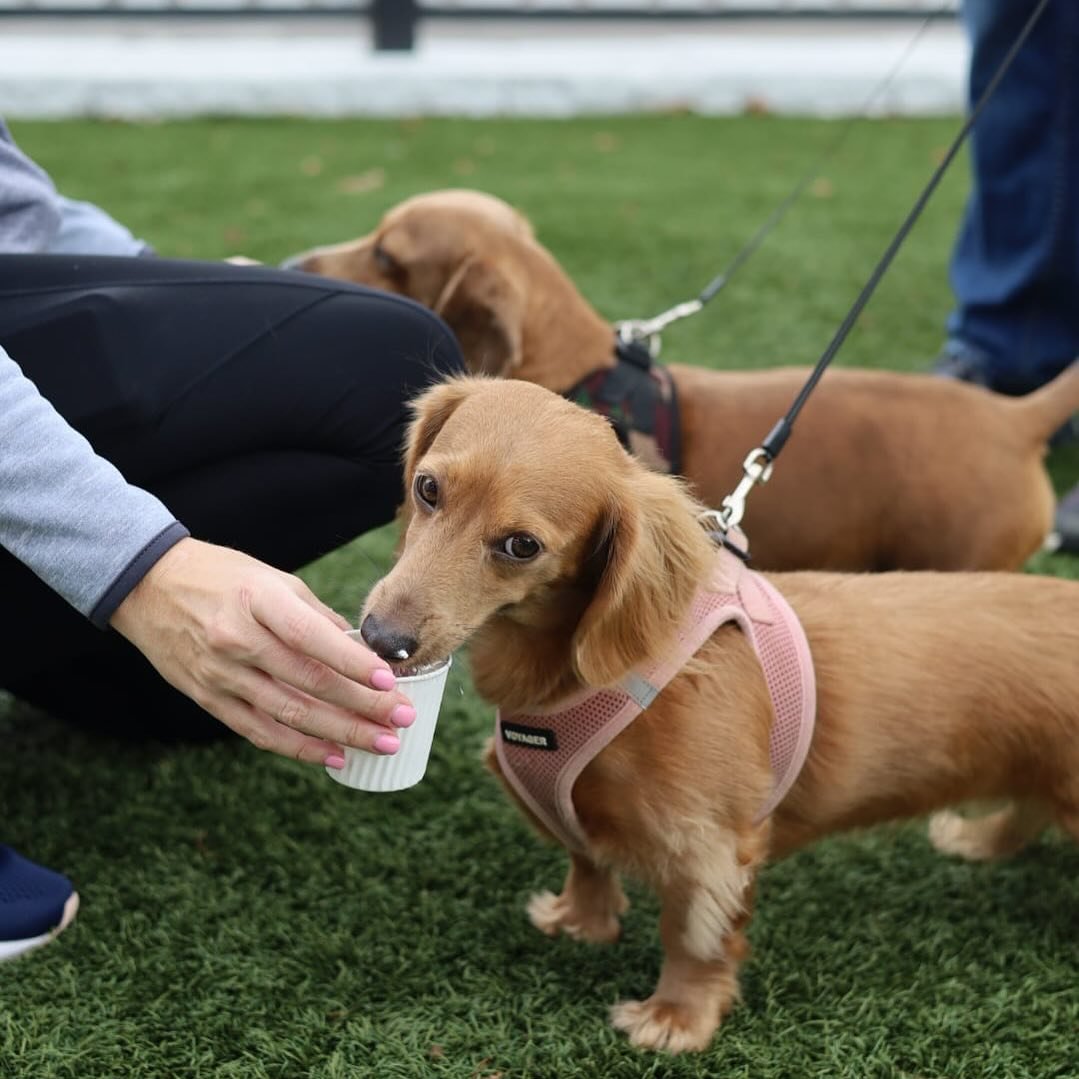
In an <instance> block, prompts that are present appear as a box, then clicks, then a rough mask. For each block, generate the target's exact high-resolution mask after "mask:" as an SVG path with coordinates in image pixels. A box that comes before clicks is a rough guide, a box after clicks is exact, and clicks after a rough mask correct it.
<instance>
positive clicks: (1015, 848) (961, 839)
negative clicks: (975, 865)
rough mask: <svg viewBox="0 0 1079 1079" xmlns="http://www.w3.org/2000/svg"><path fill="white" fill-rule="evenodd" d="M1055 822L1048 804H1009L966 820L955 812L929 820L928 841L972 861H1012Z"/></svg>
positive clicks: (947, 851) (945, 813) (936, 814)
mask: <svg viewBox="0 0 1079 1079" xmlns="http://www.w3.org/2000/svg"><path fill="white" fill-rule="evenodd" d="M1052 819H1053V811H1052V809H1051V807H1050V806H1049V805H1047V804H1046V803H1045V802H1042V801H1037V800H1024V801H1016V802H1010V803H1009V804H1008V805H1006V806H1005V807H1004V808H1003V809H998V810H997V811H996V812H994V813H989V814H988V815H987V816H984V817H964V816H962V815H961V814H960V813H958V812H956V811H955V810H954V809H946V810H943V811H942V812H940V813H934V814H933V816H932V817H930V818H929V840H930V842H931V843H932V844H933V846H934V847H936V848H937V850H939V851H942V852H943V853H944V854H954V855H957V856H958V857H960V858H966V859H968V860H969V861H972V862H987V861H991V860H993V859H995V858H1009V857H1011V855H1013V854H1017V853H1018V852H1019V851H1021V850H1022V849H1023V848H1024V847H1025V846H1026V845H1027V844H1028V843H1029V842H1030V841H1031V840H1032V839H1035V838H1037V836H1038V835H1039V834H1040V833H1041V831H1042V830H1043V829H1044V828H1045V826H1046V825H1047V824H1049V823H1050V821H1051V820H1052Z"/></svg>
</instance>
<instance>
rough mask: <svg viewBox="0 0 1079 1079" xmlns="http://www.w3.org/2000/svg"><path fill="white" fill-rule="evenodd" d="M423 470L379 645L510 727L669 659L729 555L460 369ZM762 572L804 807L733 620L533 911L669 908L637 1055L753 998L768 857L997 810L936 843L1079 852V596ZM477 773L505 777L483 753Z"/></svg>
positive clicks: (557, 920)
mask: <svg viewBox="0 0 1079 1079" xmlns="http://www.w3.org/2000/svg"><path fill="white" fill-rule="evenodd" d="M406 471H407V477H408V483H409V485H410V486H409V488H408V490H410V491H412V492H413V493H412V494H410V495H409V497H408V502H407V503H406V505H407V506H408V508H407V510H406V518H407V530H406V533H405V537H404V542H403V547H402V550H401V553H400V557H399V560H398V562H397V564H396V565H395V567H394V569H393V570H392V571H391V572H390V573H389V574H388V575H387V576H386V577H385V578H383V579H382V580H381V581H380V582H379V583H378V584H377V585H376V586H375V588H374V589H373V590H372V592H371V594H370V596H369V598H368V601H367V603H366V605H365V610H364V616H365V617H364V622H363V626H364V633H365V636H366V637H367V639H368V642H369V643H370V644H371V645H372V647H374V648H375V649H376V650H381V651H383V653H384V654H385V653H386V652H387V649H386V648H385V647H384V645H385V641H386V640H387V639H390V638H392V636H393V635H394V634H406V635H407V636H409V637H411V638H413V640H414V641H415V652H414V654H413V655H412V657H411V659H410V662H413V663H422V662H425V661H427V660H430V659H433V658H436V657H439V656H442V655H445V654H447V653H449V652H452V651H453V650H455V649H457V648H458V647H460V646H461V645H463V644H464V643H465V642H469V641H470V642H471V660H472V670H473V675H474V679H475V683H476V686H477V688H478V690H479V692H480V693H481V694H482V695H483V696H484V697H485V698H486V699H487V700H489V701H492V702H494V703H496V704H498V705H499V706H501V707H503V708H506V709H508V710H511V711H513V710H524V709H531V708H536V707H541V706H545V705H550V704H552V703H553V702H555V701H557V700H558V699H560V698H562V697H564V696H565V695H566V694H568V693H570V692H572V691H573V690H575V689H577V688H578V687H579V686H581V685H582V684H584V685H589V686H596V687H600V686H606V685H610V684H612V683H614V682H616V681H617V680H618V679H619V678H621V677H622V676H623V675H624V674H625V673H626V672H627V671H628V670H630V669H631V668H632V667H634V666H636V665H639V664H642V663H643V662H644V661H645V660H646V659H648V658H649V657H654V656H656V655H659V654H663V653H665V651H666V649H667V645H668V642H669V640H670V639H671V637H672V634H673V633H674V631H675V629H676V627H677V626H678V625H679V624H680V623H681V621H682V619H683V617H684V615H685V611H686V607H687V606H688V604H689V601H690V598H691V596H692V595H693V593H694V591H695V590H696V589H697V587H698V586H699V585H700V584H701V582H702V581H703V580H704V579H705V577H706V572H707V568H708V566H709V565H710V563H711V560H712V558H713V557H714V555H713V548H712V546H711V542H710V541H709V539H708V538H707V536H706V534H705V533H704V531H703V530H702V529H701V527H700V526H699V524H698V523H697V521H696V515H697V513H698V512H699V510H700V508H701V507H700V505H699V504H698V503H696V502H695V501H694V500H693V499H692V498H691V497H690V495H689V494H688V493H687V492H686V491H685V490H684V488H683V486H682V485H681V484H680V483H679V482H678V481H677V480H674V479H671V478H669V477H665V476H660V475H657V474H654V473H651V472H649V471H647V470H646V469H645V468H644V467H643V466H642V465H641V464H640V463H639V462H637V461H635V460H634V459H633V458H631V457H630V456H628V455H627V454H626V453H625V452H624V451H623V450H622V449H621V447H620V446H619V445H618V444H617V442H616V440H615V438H614V435H613V434H612V432H611V431H610V429H609V428H608V426H607V425H606V423H605V422H604V421H603V420H602V419H600V418H599V417H597V416H595V415H592V414H589V413H587V412H585V411H583V410H581V409H579V408H577V407H576V406H574V405H571V404H569V403H567V402H566V401H564V400H562V399H561V398H559V397H557V396H555V395H554V394H551V393H549V392H548V391H546V390H543V389H541V388H539V387H536V386H533V385H529V384H527V383H523V382H517V381H499V380H494V379H486V378H485V379H477V378H465V379H460V380H456V381H453V382H450V383H448V384H445V385H442V386H440V387H436V388H435V389H433V390H431V391H429V392H428V393H426V394H425V395H424V396H423V397H422V398H421V399H420V400H419V402H418V406H417V411H416V419H415V421H414V424H413V426H412V428H411V435H410V443H409V449H408V455H407V462H406ZM417 477H420V478H421V483H422V485H423V486H424V490H428V489H429V488H430V487H431V485H432V484H434V485H436V486H437V497H436V498H435V499H434V504H433V506H432V505H427V504H425V503H424V502H423V501H422V499H420V498H419V497H418V496H417V495H416V493H415V491H416V488H415V486H414V484H415V483H416V480H417ZM428 493H430V491H429V490H428ZM790 527H791V528H792V529H797V528H798V527H799V521H798V518H797V515H794V514H792V516H791V521H790ZM521 534H527V535H530V536H532V537H534V538H535V539H536V540H537V541H539V542H540V543H541V544H542V552H541V553H540V554H539V555H538V556H537V557H535V558H534V559H532V560H530V561H518V562H514V561H512V560H511V559H509V558H507V557H506V549H505V544H506V542H507V540H508V539H509V537H512V536H517V537H518V540H516V541H513V543H512V544H511V546H512V549H513V550H520V543H519V537H520V536H521ZM771 579H772V580H773V582H774V583H775V584H776V585H777V586H778V588H779V589H780V590H781V591H782V592H783V593H784V594H785V595H786V596H787V598H788V600H789V601H790V603H791V604H792V606H793V607H794V609H795V611H796V612H797V613H798V615H799V617H800V619H801V620H802V623H803V625H804V627H805V630H806V633H807V635H808V638H809V642H810V647H811V650H812V653H813V658H814V663H815V668H816V675H817V682H818V692H819V697H818V722H817V729H816V733H815V735H814V739H813V743H812V747H811V751H810V755H809V758H808V761H807V763H806V766H805V768H804V770H803V772H802V774H801V776H800V777H799V779H798V781H797V783H796V784H795V786H794V787H793V788H792V790H791V792H790V793H789V795H788V796H787V797H786V799H785V800H784V801H783V803H782V804H781V805H780V807H779V808H778V809H777V810H776V812H775V813H774V814H773V815H772V816H771V818H769V819H768V820H766V821H765V822H763V823H759V824H758V823H754V818H755V815H756V814H757V812H758V810H759V809H760V807H761V806H762V804H763V803H764V801H765V799H766V796H767V794H768V792H769V790H770V786H771V782H772V776H771V773H770V767H769V758H768V739H769V731H770V726H771V722H772V718H771V709H770V705H769V701H768V697H767V692H766V690H765V686H764V682H763V678H762V674H761V671H760V668H759V665H758V662H757V659H756V657H755V656H754V654H753V653H752V651H751V649H750V646H749V645H748V643H747V641H746V640H745V638H744V637H743V636H742V635H741V633H740V632H739V631H738V630H737V629H736V628H734V627H732V626H727V627H723V628H721V629H720V630H719V631H718V632H716V633H715V634H714V636H713V637H712V638H711V639H710V640H709V641H708V642H706V644H705V645H704V646H703V647H702V648H701V650H700V651H699V652H698V654H697V656H696V657H694V659H693V660H692V661H691V662H690V663H689V664H688V665H687V666H686V668H685V669H684V670H683V671H682V672H681V673H680V674H679V675H677V676H676V677H675V678H674V680H673V681H672V682H670V683H669V685H668V686H667V687H666V689H664V690H663V692H662V693H661V694H660V696H659V697H658V698H657V699H656V701H655V702H654V703H653V704H652V706H651V707H649V708H648V709H647V710H646V711H645V712H644V713H643V714H642V715H641V716H640V717H639V718H638V719H637V720H636V721H635V722H634V723H633V724H631V725H630V727H629V728H628V729H627V730H625V731H624V732H623V733H622V734H620V735H619V736H618V737H617V738H616V739H615V740H614V741H613V742H612V743H611V745H610V746H609V747H608V748H607V749H605V750H604V751H603V752H602V753H601V754H600V755H599V756H598V757H597V758H596V759H595V760H594V761H593V762H592V763H591V764H590V765H589V766H588V767H587V768H586V769H585V770H584V772H583V773H582V775H581V777H580V779H579V780H578V782H577V784H576V787H575V789H574V793H573V798H574V804H575V806H576V808H577V811H578V814H579V818H580V821H581V824H582V826H583V828H584V831H585V833H586V835H587V838H588V852H587V855H579V854H573V855H572V857H571V864H570V870H569V875H568V877H567V880H566V883H565V886H564V888H563V890H562V892H561V894H560V895H558V896H554V895H551V894H549V893H548V894H541V895H538V896H536V897H535V898H534V899H533V900H532V902H531V904H530V905H529V914H530V917H531V919H532V921H533V922H534V923H535V924H536V925H537V926H538V927H539V928H540V929H541V930H543V931H544V932H546V933H550V934H555V933H558V932H559V931H564V932H566V933H569V934H571V935H573V936H575V937H580V938H583V939H587V940H595V941H609V940H613V939H614V938H616V937H617V935H618V932H619V922H618V918H619V915H620V913H621V912H622V911H623V910H624V908H625V905H626V904H625V898H624V896H623V894H622V890H621V886H620V884H619V874H620V873H621V872H627V873H630V874H633V875H635V876H637V877H639V878H641V879H642V880H644V881H646V882H647V883H649V884H650V885H651V886H652V887H654V888H655V889H656V891H657V892H658V893H659V895H660V897H661V900H662V916H661V919H660V934H661V937H662V941H663V947H664V953H665V958H664V963H663V970H662V973H661V975H660V979H659V983H658V985H657V987H656V990H655V992H654V993H653V995H652V996H651V997H649V998H648V999H647V1000H643V1001H630V1002H625V1003H622V1004H619V1005H617V1006H616V1007H615V1008H614V1010H613V1013H612V1014H613V1021H614V1024H615V1025H616V1026H617V1027H618V1028H620V1029H622V1030H625V1031H626V1032H627V1033H628V1034H629V1037H630V1039H631V1040H632V1041H633V1042H634V1043H635V1044H637V1045H641V1046H647V1047H652V1048H664V1049H668V1050H672V1051H677V1050H683V1049H701V1048H703V1047H704V1046H706V1045H707V1044H708V1042H709V1040H710V1039H711V1037H712V1035H713V1034H714V1032H715V1030H716V1028H717V1026H718V1024H719V1022H720V1020H721V1018H722V1016H723V1015H724V1014H725V1013H726V1012H727V1011H728V1009H729V1008H730V1007H731V1006H732V1004H733V1003H734V1001H735V999H736V997H737V991H738V984H737V971H738V966H739V963H740V961H741V960H742V959H743V957H744V956H745V954H746V952H747V945H746V941H745V937H744V929H745V926H746V923H747V921H748V919H749V916H750V910H751V907H752V901H753V887H754V878H755V875H756V872H757V870H758V868H759V867H760V866H761V864H762V863H763V862H764V861H765V860H766V859H768V858H774V857H780V856H783V855H785V854H786V853H788V852H790V851H792V850H794V849H795V848H797V847H799V846H801V845H803V844H805V843H808V842H810V841H811V840H813V839H816V838H817V837H819V836H823V835H825V834H828V833H830V832H834V831H837V830H841V829H848V828H856V827H862V826H866V825H871V824H873V823H875V822H878V821H884V820H888V819H892V818H899V817H906V816H911V815H918V814H923V813H927V812H930V811H933V810H942V809H945V808H946V807H949V806H954V805H957V804H959V803H961V802H964V801H968V800H981V799H1011V800H1012V803H1011V807H1010V808H1007V809H1003V810H1000V811H999V812H998V813H996V814H995V815H993V816H991V817H987V818H984V819H982V820H973V821H967V820H964V819H962V818H959V817H958V816H956V815H954V814H951V813H947V812H945V813H943V814H938V815H937V816H936V817H935V818H934V821H933V825H932V836H933V838H934V841H935V842H936V844H937V845H938V846H939V847H941V848H942V849H944V850H947V851H951V852H953V853H957V854H961V855H963V856H965V857H969V858H989V857H995V856H998V855H1002V854H1005V853H1010V852H1011V851H1013V850H1015V849H1017V848H1018V847H1020V846H1021V845H1022V844H1023V843H1024V842H1025V841H1027V840H1028V839H1029V838H1031V837H1032V836H1033V835H1035V834H1036V833H1037V832H1038V831H1040V830H1041V829H1042V828H1043V827H1044V826H1045V825H1046V824H1047V823H1049V822H1051V821H1055V822H1056V823H1057V824H1059V825H1060V826H1061V827H1063V828H1064V829H1066V830H1067V831H1068V832H1070V833H1071V834H1072V835H1073V836H1075V837H1077V838H1079V663H1077V662H1076V657H1077V656H1079V583H1076V582H1069V581H1064V580H1058V579H1052V578H1039V577H1033V576H1027V575H1021V574H1007V573H1002V574H997V573H967V574H939V573H932V572H924V573H891V574H881V575H851V576H844V575H839V574H829V573H817V572H806V573H793V574H777V575H774V576H772V577H771ZM387 658H390V657H389V656H387ZM487 762H488V764H489V765H490V767H491V768H492V769H494V770H495V771H496V772H497V771H498V765H497V761H496V758H495V756H494V753H493V752H492V751H490V750H489V751H488V754H487ZM510 793H511V794H512V791H511V792H510ZM520 808H521V809H522V811H523V812H524V813H525V815H526V816H529V814H528V812H527V810H525V809H524V807H523V806H521V807H520ZM532 823H533V824H534V825H535V826H536V827H537V828H539V830H540V831H542V828H541V827H540V826H539V824H538V823H537V822H536V821H535V820H534V819H533V820H532Z"/></svg>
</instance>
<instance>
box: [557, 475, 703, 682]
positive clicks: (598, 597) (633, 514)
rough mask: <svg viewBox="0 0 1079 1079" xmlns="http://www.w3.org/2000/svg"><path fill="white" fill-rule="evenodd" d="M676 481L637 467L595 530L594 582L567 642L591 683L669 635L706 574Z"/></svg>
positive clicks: (612, 675) (699, 537) (657, 650)
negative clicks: (596, 561)
mask: <svg viewBox="0 0 1079 1079" xmlns="http://www.w3.org/2000/svg"><path fill="white" fill-rule="evenodd" d="M692 505H693V503H692V502H691V500H690V499H689V498H688V497H687V496H686V495H685V494H684V492H683V491H682V489H681V487H680V486H679V484H678V482H677V481H675V480H672V479H671V478H670V477H667V476H657V475H655V474H654V473H651V472H647V471H646V470H644V469H641V470H640V471H639V473H637V474H636V475H635V477H634V482H633V483H632V484H626V485H625V487H624V490H623V492H622V496H621V497H620V498H618V500H617V501H613V502H612V503H611V505H610V507H609V508H608V510H607V513H606V515H605V518H604V521H603V523H602V525H601V529H600V539H599V550H598V551H597V554H596V556H595V557H597V558H599V559H601V560H604V565H603V569H602V571H601V572H600V576H599V583H598V584H597V586H596V590H595V592H594V594H593V597H592V601H591V603H590V604H589V605H588V607H587V608H586V609H585V612H584V615H583V616H582V617H581V621H580V623H579V625H578V627H577V633H576V636H575V638H574V642H573V655H574V662H575V665H576V668H577V673H578V675H579V676H580V678H581V680H582V681H583V682H584V683H585V684H586V685H590V686H611V685H614V684H616V683H617V682H618V681H619V680H621V679H622V678H623V677H624V676H625V675H626V674H628V673H629V672H630V671H631V670H632V669H633V668H634V667H636V666H638V665H639V664H641V663H643V662H644V661H645V660H646V659H648V658H650V657H658V656H662V655H663V654H664V653H665V651H666V650H667V649H668V648H669V647H670V644H671V642H672V641H673V640H674V637H675V634H676V633H677V631H678V628H679V627H680V626H681V624H682V620H683V619H684V618H685V616H686V612H687V611H688V609H689V605H690V603H691V602H692V600H693V597H694V594H695V593H696V591H697V588H698V587H699V586H700V585H701V584H702V583H703V577H704V574H705V573H707V567H708V564H709V556H710V553H711V549H710V546H709V541H708V539H707V537H706V536H705V534H704V531H703V529H701V527H700V526H699V525H698V524H697V522H696V519H695V517H694V515H693V514H692V513H687V508H690V507H692Z"/></svg>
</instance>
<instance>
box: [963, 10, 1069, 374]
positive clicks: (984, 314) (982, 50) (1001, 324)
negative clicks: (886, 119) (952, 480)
mask: <svg viewBox="0 0 1079 1079" xmlns="http://www.w3.org/2000/svg"><path fill="white" fill-rule="evenodd" d="M1034 5H1035V0H964V3H963V19H964V23H965V25H966V28H967V32H968V34H969V36H970V40H971V47H972V55H971V66H970V102H971V105H973V103H974V102H975V101H976V100H977V98H978V97H979V96H980V95H981V93H982V91H983V90H984V89H985V87H986V85H987V84H988V83H989V81H990V79H992V77H993V74H994V73H995V71H996V69H997V67H998V65H999V64H1000V62H1001V60H1002V58H1003V57H1004V55H1005V53H1006V52H1007V50H1008V48H1009V47H1010V45H1011V44H1012V43H1013V42H1014V41H1015V39H1016V37H1017V36H1018V34H1019V32H1020V30H1021V29H1022V26H1023V24H1024V23H1025V21H1026V19H1027V18H1028V17H1029V15H1030V13H1031V11H1032V10H1033V9H1034ZM971 164H972V170H973V183H972V189H971V193H970V197H969V199H968V202H967V207H966V213H965V216H964V219H963V222H962V225H961V228H960V231H959V235H958V238H957V241H956V245H955V250H954V252H953V255H952V266H951V282H952V288H953V291H954V293H955V296H956V300H957V308H956V310H955V311H954V312H953V313H952V315H951V316H950V318H949V320H948V332H949V337H950V338H951V340H952V341H953V342H956V343H959V344H962V345H964V346H966V347H968V348H971V349H974V350H976V351H977V352H980V353H982V354H984V358H985V361H986V366H987V373H988V374H989V376H990V378H991V380H992V382H993V384H994V385H995V386H996V387H997V388H998V389H1002V390H1005V391H1010V392H1022V391H1025V390H1026V389H1030V388H1032V387H1033V386H1036V385H1039V384H1041V383H1042V382H1044V381H1046V380H1047V379H1049V378H1050V377H1052V375H1054V374H1056V373H1057V372H1058V371H1060V370H1061V369H1062V368H1063V367H1065V366H1066V365H1067V364H1068V363H1069V362H1070V361H1071V360H1072V359H1073V358H1074V357H1076V356H1077V355H1079V3H1076V2H1075V0H1050V3H1049V6H1048V7H1047V8H1046V10H1045V11H1044V12H1043V14H1042V16H1041V19H1040V20H1039V22H1038V24H1037V25H1036V27H1035V28H1034V31H1033V33H1032V35H1031V37H1030V38H1029V39H1028V40H1027V42H1026V44H1025V45H1024V47H1023V49H1022V51H1021V52H1020V54H1019V55H1018V56H1017V57H1016V59H1015V62H1014V63H1013V65H1012V67H1011V69H1010V70H1009V71H1008V73H1007V74H1006V75H1005V77H1004V80H1003V82H1002V83H1001V84H1000V86H999V88H998V89H997V91H996V93H995V95H994V96H993V97H992V98H991V99H990V101H989V103H988V104H987V106H986V108H985V110H984V111H983V112H982V114H981V116H980V117H979V118H978V121H977V123H976V124H975V126H974V130H973V132H972V137H971Z"/></svg>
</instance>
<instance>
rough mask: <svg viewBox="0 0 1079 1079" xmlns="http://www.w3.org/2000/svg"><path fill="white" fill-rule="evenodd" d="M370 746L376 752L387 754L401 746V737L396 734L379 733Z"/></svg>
mask: <svg viewBox="0 0 1079 1079" xmlns="http://www.w3.org/2000/svg"><path fill="white" fill-rule="evenodd" d="M371 748H372V749H373V750H374V751H375V752H376V753H385V754H386V755H387V756H389V754H391V753H396V752H397V751H398V750H399V749H400V748H401V739H400V738H398V737H397V735H396V734H380V735H379V736H378V737H377V738H376V739H375V743H374V745H373V746H372V747H371Z"/></svg>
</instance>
